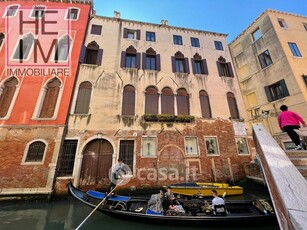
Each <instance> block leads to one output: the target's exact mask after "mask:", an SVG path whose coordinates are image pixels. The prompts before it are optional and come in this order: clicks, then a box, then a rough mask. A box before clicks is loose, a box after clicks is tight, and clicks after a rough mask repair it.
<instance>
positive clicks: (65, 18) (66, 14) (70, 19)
mask: <svg viewBox="0 0 307 230" xmlns="http://www.w3.org/2000/svg"><path fill="white" fill-rule="evenodd" d="M72 9H76V10H78V14H77V18H76V19H73V18H68V12H69V11H70V10H72ZM80 10H81V9H80V8H78V7H69V8H68V9H67V10H66V13H65V16H64V20H67V21H77V20H78V19H79V16H80Z"/></svg>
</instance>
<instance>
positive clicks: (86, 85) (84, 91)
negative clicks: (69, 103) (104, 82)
mask: <svg viewBox="0 0 307 230" xmlns="http://www.w3.org/2000/svg"><path fill="white" fill-rule="evenodd" d="M91 95H92V84H91V83H90V82H88V81H86V82H82V83H81V84H80V86H79V91H78V97H77V102H76V107H75V113H76V114H88V112H89V105H90V100H91Z"/></svg>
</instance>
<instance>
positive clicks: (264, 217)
mask: <svg viewBox="0 0 307 230" xmlns="http://www.w3.org/2000/svg"><path fill="white" fill-rule="evenodd" d="M67 186H68V191H69V193H70V194H71V195H72V196H73V197H74V198H76V199H77V200H79V201H81V202H82V203H84V204H86V205H88V206H90V207H92V208H95V207H96V206H97V205H98V204H99V203H100V202H101V201H102V199H104V198H105V196H106V194H105V193H101V192H97V191H93V190H89V191H87V192H83V191H81V190H79V189H77V188H75V187H74V186H73V185H72V184H71V183H69V184H68V185H67ZM153 197H154V199H155V200H159V199H158V197H160V195H159V194H155V195H152V197H151V198H153ZM105 200H106V202H104V203H103V204H102V205H100V206H99V207H98V208H97V210H98V211H100V212H102V213H104V214H106V215H109V216H112V217H115V218H119V219H121V220H129V221H136V222H143V223H149V224H161V225H174V226H175V225H176V226H177V225H179V226H224V227H225V226H226V227H227V226H254V225H255V226H258V225H277V219H276V216H275V213H274V211H273V209H272V208H271V205H270V204H269V203H268V202H267V201H265V200H254V201H227V202H226V210H225V213H223V214H222V215H220V214H221V213H220V214H217V215H213V214H212V212H211V211H210V210H209V208H208V207H209V205H210V202H207V201H205V200H201V199H190V200H188V199H186V200H179V202H180V203H181V204H182V206H183V208H184V210H185V212H184V213H182V212H180V213H179V212H178V213H177V212H176V211H174V210H164V211H161V212H157V210H154V211H153V210H150V209H149V208H148V207H149V206H148V201H149V198H142V197H130V196H119V195H115V196H110V197H107V199H105ZM157 205H158V203H157Z"/></svg>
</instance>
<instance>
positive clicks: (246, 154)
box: [235, 136, 250, 156]
mask: <svg viewBox="0 0 307 230" xmlns="http://www.w3.org/2000/svg"><path fill="white" fill-rule="evenodd" d="M239 138H242V139H244V140H245V144H246V150H247V153H240V151H239V146H238V143H237V142H238V141H237V139H239ZM235 142H236V147H237V152H238V155H239V156H248V155H250V150H249V147H248V141H247V137H246V136H235Z"/></svg>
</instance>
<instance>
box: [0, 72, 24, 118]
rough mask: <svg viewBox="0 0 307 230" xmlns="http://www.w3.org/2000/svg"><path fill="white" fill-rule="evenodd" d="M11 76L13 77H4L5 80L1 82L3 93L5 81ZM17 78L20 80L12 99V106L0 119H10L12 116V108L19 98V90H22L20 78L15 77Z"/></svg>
mask: <svg viewBox="0 0 307 230" xmlns="http://www.w3.org/2000/svg"><path fill="white" fill-rule="evenodd" d="M11 77H12V76H10V77H8V78H6V79H4V80H3V81H2V83H1V84H0V92H1V93H2V89H3V86H4V82H6V80H8V79H10V78H11ZM15 78H16V79H17V81H18V85H17V86H16V90H15V93H14V96H13V98H12V101H11V104H10V107H9V109H8V111H7V114H6V116H5V117H2V118H0V120H8V119H9V118H10V116H11V113H12V110H13V108H14V105H15V101H16V99H17V96H18V94H19V90H20V86H21V84H20V81H19V79H18V78H17V77H15ZM1 93H0V95H1Z"/></svg>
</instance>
